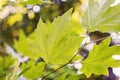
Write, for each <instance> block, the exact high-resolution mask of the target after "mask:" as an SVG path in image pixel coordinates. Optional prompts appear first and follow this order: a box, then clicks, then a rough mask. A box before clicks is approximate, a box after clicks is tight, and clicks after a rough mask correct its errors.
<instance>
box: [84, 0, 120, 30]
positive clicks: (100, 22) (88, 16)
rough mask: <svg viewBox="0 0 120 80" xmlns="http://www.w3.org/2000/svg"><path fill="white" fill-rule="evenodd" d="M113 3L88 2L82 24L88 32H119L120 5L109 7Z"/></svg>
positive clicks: (95, 0) (104, 1) (103, 0)
mask: <svg viewBox="0 0 120 80" xmlns="http://www.w3.org/2000/svg"><path fill="white" fill-rule="evenodd" d="M114 1H115V0H89V1H88V8H87V10H86V11H85V13H84V15H83V16H82V24H83V25H84V26H85V27H87V28H88V29H89V31H95V30H100V31H120V4H118V5H116V6H113V7H110V5H111V4H112V3H113V2H114Z"/></svg>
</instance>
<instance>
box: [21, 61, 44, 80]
mask: <svg viewBox="0 0 120 80" xmlns="http://www.w3.org/2000/svg"><path fill="white" fill-rule="evenodd" d="M44 66H45V63H43V62H41V63H37V64H35V62H34V61H29V62H28V63H23V64H22V67H21V68H22V74H23V75H24V76H25V77H27V78H28V79H37V78H39V77H41V76H42V75H43V74H44V73H43V70H44Z"/></svg>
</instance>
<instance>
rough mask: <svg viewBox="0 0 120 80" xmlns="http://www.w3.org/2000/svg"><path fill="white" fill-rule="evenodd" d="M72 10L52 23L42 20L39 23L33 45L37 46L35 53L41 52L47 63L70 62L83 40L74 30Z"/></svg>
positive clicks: (40, 54)
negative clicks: (71, 18)
mask: <svg viewBox="0 0 120 80" xmlns="http://www.w3.org/2000/svg"><path fill="white" fill-rule="evenodd" d="M71 12H72V10H69V11H68V12H67V13H65V14H64V15H63V16H61V17H58V18H56V19H55V20H54V21H53V22H52V23H50V22H47V23H43V22H42V21H41V20H40V21H39V23H38V25H37V29H36V32H35V41H34V42H33V45H32V47H33V48H35V49H34V53H35V54H39V56H41V57H42V58H43V59H44V60H45V62H46V63H53V64H62V63H65V62H68V61H69V60H70V59H71V57H72V56H73V55H74V53H75V52H76V51H77V50H78V48H79V46H80V43H81V41H82V40H83V38H82V37H80V36H78V35H75V34H74V33H73V32H72V26H71V22H70V21H71V20H70V16H71Z"/></svg>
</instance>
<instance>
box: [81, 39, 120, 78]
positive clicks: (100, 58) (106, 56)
mask: <svg viewBox="0 0 120 80" xmlns="http://www.w3.org/2000/svg"><path fill="white" fill-rule="evenodd" d="M109 43H110V38H107V39H106V40H104V41H103V42H102V43H101V44H100V45H95V46H94V48H93V49H92V50H91V51H90V53H89V55H88V57H87V59H85V60H84V61H83V62H82V64H83V67H82V69H81V71H82V72H83V73H84V74H85V75H86V76H87V77H89V76H90V75H91V74H97V75H101V74H104V75H108V70H107V68H108V67H118V66H120V60H115V59H112V56H113V55H115V54H119V52H120V47H119V46H116V45H115V46H112V47H109Z"/></svg>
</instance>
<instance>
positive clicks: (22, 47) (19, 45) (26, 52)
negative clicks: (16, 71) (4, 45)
mask: <svg viewBox="0 0 120 80" xmlns="http://www.w3.org/2000/svg"><path fill="white" fill-rule="evenodd" d="M31 35H33V34H31ZM30 37H31V36H30ZM31 40H32V39H31ZM15 48H16V50H17V51H18V52H20V53H21V54H22V55H23V56H28V57H30V58H32V59H35V58H37V55H34V54H33V53H32V50H31V48H30V39H29V38H28V37H26V36H25V34H24V33H23V31H20V36H19V40H15Z"/></svg>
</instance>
